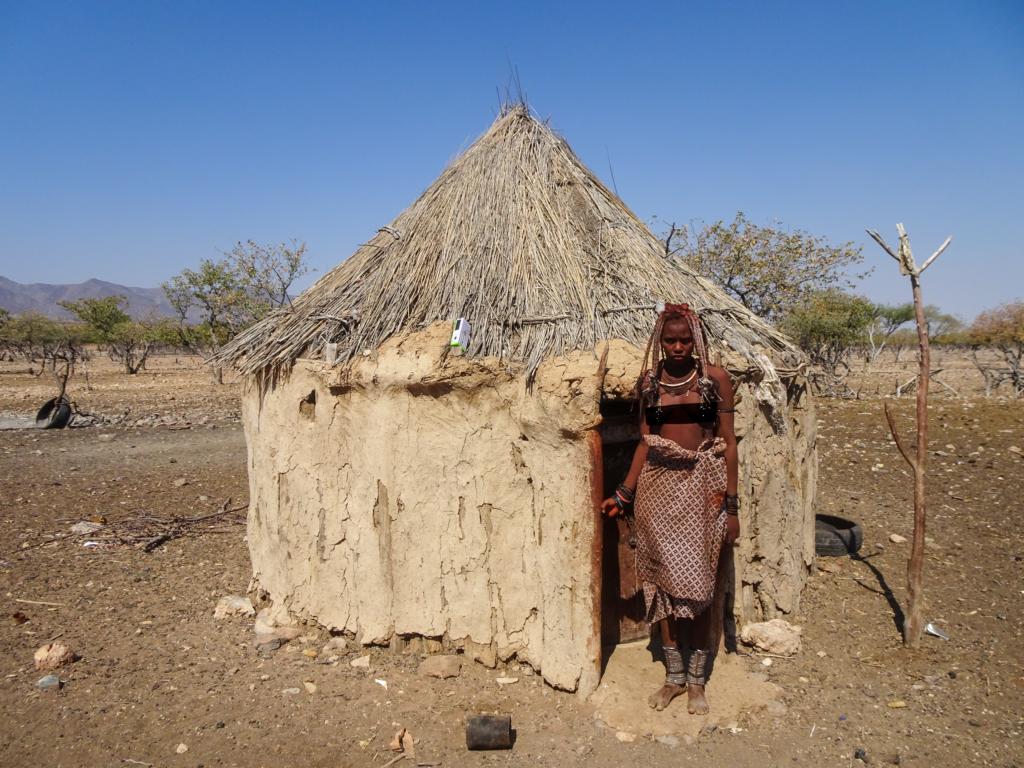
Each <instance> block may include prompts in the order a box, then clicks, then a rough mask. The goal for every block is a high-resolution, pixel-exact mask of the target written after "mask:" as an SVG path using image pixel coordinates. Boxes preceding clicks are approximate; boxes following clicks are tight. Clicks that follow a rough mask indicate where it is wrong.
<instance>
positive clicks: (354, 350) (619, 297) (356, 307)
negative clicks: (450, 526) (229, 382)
mask: <svg viewBox="0 0 1024 768" xmlns="http://www.w3.org/2000/svg"><path fill="white" fill-rule="evenodd" d="M659 300H667V301H672V302H687V303H689V304H690V305H691V306H693V307H694V308H695V309H697V310H698V311H699V312H700V313H701V315H702V317H703V319H704V323H705V326H706V328H707V332H708V335H709V336H710V341H711V344H712V346H720V345H727V346H729V347H731V348H732V349H734V350H735V351H736V352H738V353H740V354H741V355H743V356H744V357H745V358H746V359H747V360H748V361H749V362H750V364H751V367H753V368H759V369H761V370H762V371H764V372H765V373H766V374H768V378H770V379H775V376H774V370H773V367H772V363H771V362H769V360H768V358H767V357H766V353H772V352H784V353H787V354H786V355H785V356H786V357H789V354H790V353H792V354H795V350H794V348H793V347H792V346H791V345H790V343H789V342H788V341H787V340H786V339H785V337H783V336H782V335H781V334H779V333H778V332H777V331H776V330H775V329H774V328H772V327H771V326H770V325H768V324H767V323H765V322H764V321H762V320H760V319H759V318H758V317H756V316H755V315H753V314H752V313H751V312H750V311H749V310H747V309H746V308H745V307H743V306H742V305H740V304H739V303H737V302H736V301H734V300H733V299H731V298H729V297H728V296H726V295H725V294H724V293H723V292H722V291H721V290H720V289H719V288H717V287H716V286H715V285H714V284H712V283H711V282H710V281H709V280H707V279H705V278H703V277H701V276H700V275H697V274H695V273H694V272H693V271H691V270H690V269H688V268H687V267H686V266H685V265H683V264H681V263H679V262H678V261H675V260H670V259H667V258H666V257H665V253H664V248H663V245H662V243H661V242H660V241H659V240H658V239H657V238H656V237H655V236H654V235H653V234H652V233H651V231H650V230H649V229H648V228H647V227H646V226H645V225H644V224H643V222H641V221H640V220H639V219H638V218H637V217H636V216H635V215H634V214H633V213H632V211H630V210H629V209H628V208H627V207H626V206H625V204H623V202H622V201H621V200H619V198H618V197H617V196H616V195H614V194H613V193H612V192H610V191H609V190H608V189H607V188H606V187H605V186H604V185H603V184H602V183H601V182H600V181H599V180H598V179H597V177H596V176H594V174H593V173H591V172H590V170H588V169H587V168H586V167H585V166H584V165H583V163H581V162H580V160H579V158H577V157H576V155H575V154H574V153H573V151H572V149H570V147H569V145H568V144H567V143H566V142H565V141H564V140H563V139H562V138H560V137H559V136H557V135H556V134H555V133H554V132H553V131H552V130H551V129H550V128H549V127H548V126H547V125H546V124H545V123H542V122H540V121H539V120H538V119H537V118H536V117H534V116H533V115H532V114H531V113H530V112H529V110H528V109H527V108H526V107H525V106H522V105H516V106H513V107H510V108H507V109H506V110H505V111H504V112H503V114H501V116H500V117H499V118H498V119H497V120H496V121H495V122H494V124H493V125H492V126H491V128H490V129H489V130H488V131H487V132H486V133H485V134H484V135H483V136H481V137H480V138H479V139H478V140H477V141H476V142H475V143H474V144H473V145H472V146H471V147H469V149H467V150H466V151H465V152H464V153H463V154H462V155H461V156H460V157H458V158H457V159H456V160H455V161H454V162H453V163H452V164H451V165H450V166H449V167H448V168H447V169H446V170H445V171H444V172H443V173H442V174H441V176H440V177H439V178H438V179H437V181H435V182H434V183H433V184H432V185H431V186H430V188H429V189H427V190H426V192H424V193H423V194H422V195H421V196H420V198H419V199H418V200H417V201H416V202H415V203H413V205H412V206H411V207H410V208H409V209H408V210H406V211H405V212H403V213H402V214H401V215H400V216H399V217H398V218H397V219H395V220H394V221H393V222H392V223H391V225H390V226H387V227H382V228H381V229H380V230H379V231H378V232H377V234H376V236H375V237H373V238H372V239H371V240H370V241H369V242H368V243H366V244H364V245H362V246H360V248H359V249H358V250H357V251H356V252H355V253H354V254H353V255H352V256H351V257H350V258H349V259H348V260H347V261H345V262H344V263H342V264H341V265H340V266H338V267H337V268H335V269H333V270H332V271H331V272H329V273H327V274H326V275H324V276H323V277H322V278H321V279H320V280H319V281H317V283H316V284H315V285H313V286H312V287H311V288H310V289H309V290H307V291H306V292H305V293H303V294H302V295H301V296H300V297H299V298H298V299H296V300H295V302H294V303H293V305H292V306H291V307H289V308H287V309H283V310H279V311H277V312H275V313H273V314H272V315H270V316H268V317H266V318H265V319H263V320H262V321H260V322H258V323H256V324H255V325H253V326H252V327H250V328H249V329H247V330H246V331H244V332H243V333H241V334H240V335H239V336H237V337H236V338H235V339H234V340H233V341H231V342H230V343H229V344H227V345H225V346H224V347H223V348H222V349H220V350H219V351H218V352H217V353H216V355H215V356H214V358H213V359H212V361H211V362H213V363H214V364H218V365H224V364H231V365H234V366H235V367H236V368H237V369H238V370H239V371H241V372H243V373H255V372H260V371H263V372H267V371H270V370H277V369H279V368H283V367H285V368H286V367H288V366H290V365H291V364H292V363H293V362H294V361H295V360H296V359H297V358H298V357H303V356H319V355H320V354H322V352H323V346H324V344H325V343H327V342H336V343H337V344H338V359H339V361H342V362H344V361H347V360H350V359H351V358H352V356H353V355H356V354H358V353H360V352H362V351H363V350H368V349H376V348H377V347H378V346H379V345H380V344H381V343H382V342H384V341H385V340H386V339H388V338H389V337H391V336H393V335H394V334H397V333H400V332H403V331H409V330H415V329H418V328H422V327H424V326H425V325H427V324H429V323H432V322H435V321H444V320H447V321H452V320H454V319H456V318H459V317H465V318H466V319H468V320H469V321H470V323H471V324H472V328H473V333H472V338H471V340H470V344H469V348H468V350H467V353H468V354H470V355H474V356H495V357H498V358H502V359H504V360H508V361H514V362H517V363H521V364H523V365H525V368H526V371H527V373H528V375H529V376H532V374H533V372H534V371H536V369H537V367H538V366H539V365H540V363H541V362H542V361H543V360H545V359H546V358H548V357H551V356H557V355H561V354H564V353H567V352H569V351H571V350H577V349H593V348H594V347H595V345H596V344H597V343H598V342H599V341H600V340H602V339H608V338H619V339H625V340H626V341H629V342H632V343H634V344H637V345H643V344H644V343H645V342H646V340H647V337H648V335H649V333H650V329H651V327H652V324H653V322H654V319H655V305H656V303H657V302H658V301H659Z"/></svg>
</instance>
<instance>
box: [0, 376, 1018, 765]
mask: <svg viewBox="0 0 1024 768" xmlns="http://www.w3.org/2000/svg"><path fill="white" fill-rule="evenodd" d="M96 368H97V370H95V371H94V372H93V373H92V374H91V376H90V379H91V386H92V389H91V390H86V389H84V387H82V388H78V389H76V390H73V392H72V395H73V397H74V398H75V399H76V401H77V402H78V403H79V405H80V406H81V407H82V408H83V409H84V410H87V411H90V412H93V413H98V414H100V415H105V416H110V417H111V418H113V417H116V416H118V415H121V416H123V417H124V418H123V419H121V420H120V421H119V422H117V423H116V424H112V425H107V426H101V427H92V428H83V429H70V430H63V431H59V432H48V431H47V432H44V431H36V430H8V431H0V499H2V502H3V503H2V507H0V522H2V527H0V594H2V595H3V612H2V615H0V665H2V667H0V672H2V677H0V720H2V722H3V726H2V727H0V765H4V766H35V765H54V766H57V765H59V766H93V765H121V766H130V765H155V766H156V765H159V766H261V765H263V766H277V765H296V766H334V767H337V766H383V765H384V764H386V763H388V761H390V760H393V759H394V758H395V757H396V756H397V755H399V754H400V753H396V752H393V751H391V750H390V749H389V743H390V742H391V740H392V739H393V737H394V736H395V734H396V732H397V731H399V730H400V728H403V727H404V728H407V729H408V731H409V732H410V733H411V734H412V736H413V737H414V739H415V748H416V759H415V760H409V759H403V760H401V761H399V762H398V763H397V765H399V766H402V765H405V766H410V767H411V765H412V764H413V763H414V762H416V763H419V764H438V765H443V766H488V765H499V764H500V765H523V766H527V765H529V766H533V765H557V766H560V768H561V767H563V766H576V765H579V766H584V765H586V766H597V767H598V768H611V766H620V765H623V764H650V763H665V764H672V765H694V766H696V765H701V766H707V765H717V764H730V765H734V766H738V768H743V767H745V766H750V767H751V768H753V766H764V765H806V766H825V765H837V766H851V765H860V764H869V765H888V764H892V765H897V764H898V765H905V766H928V767H929V768H931V767H932V766H961V765H993V766H1013V765H1021V764H1024V747H1022V744H1024V740H1022V738H1021V733H1022V729H1024V722H1022V712H1024V665H1022V662H1024V644H1022V639H1021V632H1022V615H1024V614H1022V611H1021V607H1022V605H1021V603H1022V600H1024V579H1022V575H1024V573H1022V572H1024V536H1022V534H1021V529H1020V528H1018V527H1017V525H1016V523H1017V522H1018V517H1019V512H1020V501H1019V495H1020V488H1021V481H1020V475H1021V470H1022V468H1024V455H1022V452H1021V449H1024V405H1022V404H1021V403H1018V402H1012V401H998V400H991V401H985V400H981V399H971V400H966V401H965V400H958V399H955V398H952V397H947V398H941V397H940V398H938V399H937V400H936V402H935V407H934V409H933V412H932V421H931V426H932V440H931V447H932V455H931V456H930V464H929V483H930V486H929V493H930V498H929V503H930V521H931V522H930V527H929V537H930V541H929V544H928V549H927V560H926V573H925V588H926V595H927V603H928V608H927V612H926V615H927V618H928V620H930V621H932V622H934V623H935V625H936V626H937V627H939V628H940V629H941V630H943V631H944V632H946V633H947V634H948V635H949V637H950V639H949V640H948V641H946V640H941V639H938V638H935V637H926V638H925V639H924V641H923V643H922V646H921V648H920V649H918V650H914V651H908V650H905V649H904V648H903V647H902V645H901V642H900V636H899V633H898V631H897V622H898V618H899V606H900V605H902V604H904V601H905V567H906V559H907V555H908V552H909V542H904V543H894V542H893V541H891V540H890V537H891V536H892V535H893V534H896V535H897V537H898V536H900V535H902V536H904V537H906V538H908V539H909V537H910V534H911V513H910V484H909V475H908V471H907V468H906V467H905V466H904V465H903V463H902V459H900V457H899V456H898V454H897V453H896V450H895V447H894V446H893V444H892V441H891V440H890V438H889V437H888V434H887V432H886V428H885V425H884V419H883V417H882V410H881V408H882V403H881V401H880V400H878V399H870V400H860V401H850V402H835V401H828V402H820V403H819V447H820V450H821V485H820V490H819V493H820V499H821V501H820V505H819V506H820V510H821V511H822V512H827V513H830V514H837V515H841V516H843V517H847V518H850V519H853V520H856V521H857V522H859V523H860V524H861V525H862V526H863V528H864V538H865V543H864V547H863V549H862V550H861V553H860V557H858V558H855V559H851V558H828V559H819V562H818V568H817V570H816V573H815V575H814V576H813V577H812V578H811V579H810V582H809V584H808V587H807V590H806V591H805V593H804V598H803V603H802V607H801V610H800V612H799V614H798V615H796V616H792V617H789V618H790V619H791V620H792V621H793V622H794V623H796V624H799V625H801V626H802V627H803V636H802V650H801V651H800V652H799V654H798V655H796V656H795V657H792V658H776V657H773V656H765V655H761V654H752V655H750V656H749V657H746V658H745V659H744V660H743V661H744V663H746V664H748V665H749V666H750V667H751V669H754V670H756V671H757V673H759V674H763V675H765V676H767V678H768V679H769V680H770V681H772V682H773V683H775V684H777V685H779V686H781V687H782V688H783V690H784V691H785V693H784V696H783V703H782V705H779V704H778V703H776V705H775V706H772V707H770V708H768V709H760V710H753V711H748V712H747V713H746V714H744V715H742V716H740V717H739V718H737V719H735V720H731V721H730V722H718V723H715V722H714V720H712V721H711V724H710V727H708V728H705V729H704V730H703V731H702V732H701V733H700V735H699V736H698V737H697V738H696V739H682V738H678V739H672V738H665V737H664V736H662V737H660V740H655V739H653V738H650V737H646V736H644V735H643V734H642V733H623V732H616V730H614V729H611V728H608V727H605V726H604V725H603V724H601V723H600V722H598V721H596V720H595V718H594V710H593V707H592V706H591V705H590V704H588V703H587V702H585V701H581V700H579V699H578V698H577V697H576V696H574V695H572V694H567V693H562V692H559V691H556V690H553V689H551V688H549V687H547V686H545V685H543V684H542V683H541V682H540V681H539V680H538V678H537V677H536V676H534V675H531V674H529V670H528V669H523V668H519V667H518V665H512V666H511V667H507V668H500V669H495V670H491V669H486V668H484V667H482V666H480V665H478V664H473V663H466V664H463V665H461V671H460V672H459V674H458V675H457V676H454V677H446V678H438V677H433V676H430V675H427V674H425V671H420V669H419V666H420V663H421V661H422V659H421V657H420V655H419V654H417V653H416V652H415V649H410V652H407V653H392V652H390V651H388V650H386V649H376V648H375V649H362V648H355V647H352V644H351V643H340V642H338V641H335V642H334V643H333V645H332V647H331V648H329V649H326V650H324V646H325V645H326V644H327V643H328V641H329V640H330V638H329V636H328V635H327V634H326V633H325V632H324V631H323V630H321V629H319V628H316V627H301V628H299V630H298V631H297V632H295V633H292V634H296V635H297V636H296V637H294V639H291V640H289V641H287V642H284V643H283V644H280V647H277V648H276V649H275V648H271V647H267V646H266V645H264V646H261V647H259V648H257V647H256V646H255V644H254V640H255V639H256V635H255V634H254V632H253V626H254V621H255V620H254V618H253V617H251V616H245V615H227V616H225V617H223V618H219V619H218V618H215V617H214V612H215V609H216V607H217V605H218V602H219V601H220V600H221V598H223V597H224V596H226V595H239V596H243V595H245V594H246V590H247V587H248V580H249V573H250V566H249V561H248V551H247V549H246V546H245V541H244V536H245V530H244V525H243V524H242V523H240V522H239V521H238V516H237V514H234V513H232V512H230V510H232V509H234V508H235V507H237V506H238V505H240V504H243V503H244V502H245V500H246V498H247V485H246V475H245V446H244V439H243V436H242V434H241V430H240V428H239V427H238V425H237V401H236V397H237V391H236V389H235V387H234V386H233V385H228V386H217V385H215V384H213V383H212V381H210V379H209V377H208V374H206V373H205V372H203V371H201V370H200V369H198V368H196V367H195V364H194V361H178V362H174V361H173V360H172V359H168V360H159V361H156V363H154V365H153V366H151V371H150V372H149V373H146V374H142V375H141V376H140V377H125V376H123V375H121V374H118V373H117V372H116V371H113V370H104V369H103V368H102V367H100V366H98V365H97V366H96ZM49 387H50V385H49V383H48V382H46V381H45V380H43V379H34V378H32V377H31V376H29V375H27V374H25V373H17V372H13V371H11V370H10V369H8V370H6V371H0V412H3V413H5V414H7V415H12V416H19V415H21V416H23V415H24V414H26V413H31V411H32V410H34V408H35V407H37V406H38V404H39V403H40V402H41V401H42V400H45V399H46V397H48V396H51V394H47V393H48V391H49ZM897 412H898V414H899V418H900V419H901V422H902V424H903V426H904V428H905V431H906V433H907V435H908V438H909V437H910V436H911V432H912V430H911V421H910V419H911V418H912V403H911V401H909V400H906V399H904V400H902V401H899V402H898V403H897ZM140 420H141V423H140ZM229 499H230V500H231V501H230V502H229V503H228V504H227V505H225V502H228V500H229ZM81 522H92V523H93V525H94V526H98V527H92V526H86V528H80V529H79V530H81V531H83V532H82V533H72V531H71V527H72V526H74V525H76V524H78V523H81ZM167 532H170V533H172V534H173V535H171V536H170V537H169V538H168V539H167V540H165V541H164V542H162V543H160V544H158V545H157V546H155V547H153V548H152V551H150V552H147V551H145V550H144V548H143V547H144V546H145V543H146V542H148V541H152V540H153V539H154V538H155V537H156V536H158V535H160V534H162V533H167ZM151 534H152V535H151ZM256 607H257V608H259V607H261V606H259V605H257V606H256ZM50 641H58V642H60V643H63V644H65V645H66V646H67V647H68V648H69V649H71V650H72V651H73V652H74V653H75V654H76V655H77V656H78V660H77V661H75V662H73V663H70V664H66V665H64V666H61V667H59V668H58V669H56V670H54V671H53V672H47V671H44V670H39V669H36V667H35V664H34V659H33V655H34V654H35V652H36V650H37V649H38V648H39V647H40V646H42V645H44V644H46V643H47V642H50ZM272 645H273V644H272ZM342 646H343V647H342ZM766 660H767V661H770V664H769V665H765V661H766ZM353 662H355V664H353ZM45 674H56V675H57V677H58V680H59V683H58V684H57V685H58V686H59V687H55V686H54V685H53V683H52V681H51V687H50V688H49V690H40V688H38V687H37V683H38V682H39V681H40V679H41V678H42V677H43V676H44V675H45ZM498 678H502V679H503V682H502V683H499V682H498ZM511 679H514V680H515V682H509V680H511ZM709 694H710V700H711V704H712V707H714V704H715V687H714V682H713V681H712V684H711V686H710V688H709ZM679 701H681V700H679ZM638 706H644V705H643V704H642V702H638ZM483 712H502V713H509V714H511V715H512V720H513V726H514V728H515V729H516V743H515V746H514V748H513V749H512V750H511V751H509V752H494V753H485V752H467V751H466V749H465V741H464V730H463V728H464V721H465V717H466V716H467V715H468V714H473V713H483Z"/></svg>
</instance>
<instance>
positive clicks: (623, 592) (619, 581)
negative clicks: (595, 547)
mask: <svg viewBox="0 0 1024 768" xmlns="http://www.w3.org/2000/svg"><path fill="white" fill-rule="evenodd" d="M638 414H639V410H638V406H637V403H636V401H635V400H610V399H603V400H602V401H601V417H602V423H601V427H600V433H601V459H602V461H601V463H602V470H603V473H602V474H603V477H604V489H603V490H604V495H603V498H608V497H609V496H611V495H612V493H614V491H615V487H616V486H617V485H618V484H619V483H621V482H622V480H623V479H624V478H625V477H626V473H628V472H629V467H630V464H631V463H632V461H633V453H634V452H635V450H636V446H637V442H639V440H640V421H639V415H638ZM602 525H603V531H602V540H603V543H602V550H601V646H602V657H603V660H606V659H607V658H608V656H609V654H610V653H611V651H612V649H613V648H614V647H615V646H616V645H619V644H620V643H628V642H632V641H634V640H641V639H644V638H646V637H649V635H650V630H649V628H648V626H647V624H645V623H644V621H643V615H644V599H643V593H642V591H641V588H640V584H639V582H638V581H637V578H636V549H635V546H636V542H635V539H634V538H633V535H632V530H631V524H630V522H628V521H627V520H626V519H624V518H623V517H621V516H619V517H614V518H608V517H605V518H604V519H603V522H602Z"/></svg>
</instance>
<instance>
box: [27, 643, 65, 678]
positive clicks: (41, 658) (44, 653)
mask: <svg viewBox="0 0 1024 768" xmlns="http://www.w3.org/2000/svg"><path fill="white" fill-rule="evenodd" d="M74 660H75V654H74V652H73V651H72V650H71V649H70V648H68V647H67V646H66V645H64V643H47V644H46V645H44V646H42V647H41V648H39V650H37V651H36V655H35V664H36V669H38V670H39V671H40V672H49V671H50V670H51V669H59V668H60V667H63V666H64V665H65V664H70V663H71V662H73V661H74Z"/></svg>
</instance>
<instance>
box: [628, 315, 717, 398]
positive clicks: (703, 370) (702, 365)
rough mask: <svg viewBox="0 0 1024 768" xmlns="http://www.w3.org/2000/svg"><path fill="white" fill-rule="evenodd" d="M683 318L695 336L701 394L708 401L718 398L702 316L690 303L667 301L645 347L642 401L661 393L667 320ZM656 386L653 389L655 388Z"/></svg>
mask: <svg viewBox="0 0 1024 768" xmlns="http://www.w3.org/2000/svg"><path fill="white" fill-rule="evenodd" d="M676 320H681V321H683V322H684V323H686V324H687V326H689V328H690V333H691V334H692V335H693V352H694V357H696V358H697V377H698V378H697V385H698V387H699V388H700V393H701V397H702V398H703V399H704V400H717V399H718V395H717V392H716V391H715V383H714V382H713V381H712V380H711V377H710V375H709V374H708V370H709V368H710V365H709V363H708V347H707V339H706V338H705V336H704V326H703V325H701V322H700V316H699V315H698V314H697V313H696V312H695V311H693V310H692V309H690V305H689V304H666V305H665V309H663V310H662V311H661V312H660V313H659V314H658V319H657V320H656V321H655V322H654V330H653V331H652V332H651V337H650V338H649V339H648V340H647V348H646V349H645V350H644V364H643V368H642V369H641V371H640V378H639V380H637V383H636V394H637V398H638V399H639V400H640V402H641V404H645V403H646V401H647V400H648V399H650V400H653V395H654V393H655V392H657V387H658V375H659V374H660V373H661V365H662V363H663V362H664V350H663V349H662V348H661V333H662V331H663V330H664V328H665V324H666V323H671V322H673V321H676ZM652 387H653V388H652Z"/></svg>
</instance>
